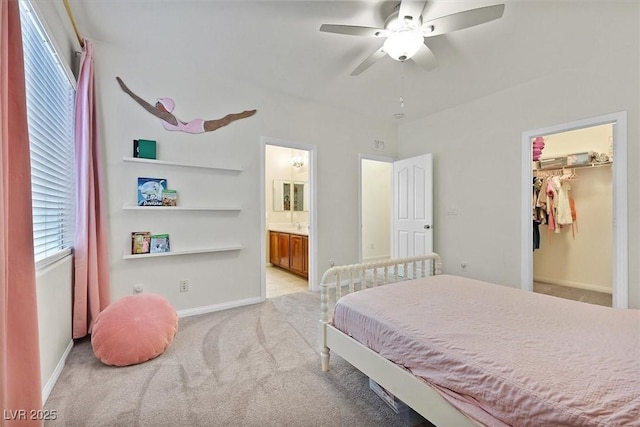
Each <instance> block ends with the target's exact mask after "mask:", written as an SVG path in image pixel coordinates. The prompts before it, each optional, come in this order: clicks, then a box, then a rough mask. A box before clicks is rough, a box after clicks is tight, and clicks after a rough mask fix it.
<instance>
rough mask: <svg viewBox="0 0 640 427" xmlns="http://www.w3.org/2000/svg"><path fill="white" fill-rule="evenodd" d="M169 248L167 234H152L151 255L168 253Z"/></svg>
mask: <svg viewBox="0 0 640 427" xmlns="http://www.w3.org/2000/svg"><path fill="white" fill-rule="evenodd" d="M170 250H171V247H170V246H169V235H168V234H154V235H152V236H151V253H152V254H157V253H162V252H169V251H170Z"/></svg>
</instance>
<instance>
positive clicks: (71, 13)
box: [62, 0, 84, 47]
mask: <svg viewBox="0 0 640 427" xmlns="http://www.w3.org/2000/svg"><path fill="white" fill-rule="evenodd" d="M62 1H63V2H64V8H65V9H67V15H69V19H70V20H71V25H72V26H73V31H75V33H76V37H77V38H78V43H80V47H84V41H83V38H82V36H81V35H80V31H78V26H77V25H76V20H75V19H73V12H71V6H69V2H68V1H67V0H62Z"/></svg>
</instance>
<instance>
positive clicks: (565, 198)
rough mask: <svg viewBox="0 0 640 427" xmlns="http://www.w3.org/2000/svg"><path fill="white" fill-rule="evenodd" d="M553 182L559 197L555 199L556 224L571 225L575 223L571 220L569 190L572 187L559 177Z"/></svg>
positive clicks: (553, 179)
mask: <svg viewBox="0 0 640 427" xmlns="http://www.w3.org/2000/svg"><path fill="white" fill-rule="evenodd" d="M552 181H553V187H554V189H555V191H556V196H557V197H556V199H555V210H556V212H555V214H556V216H555V220H556V224H559V225H567V224H571V223H573V219H572V218H571V205H570V204H569V190H570V189H571V185H570V184H569V182H568V181H566V180H563V179H561V178H560V177H559V176H557V175H556V176H554V177H553V178H552ZM556 232H558V231H556Z"/></svg>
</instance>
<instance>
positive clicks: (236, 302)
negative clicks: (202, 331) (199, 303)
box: [177, 297, 264, 317]
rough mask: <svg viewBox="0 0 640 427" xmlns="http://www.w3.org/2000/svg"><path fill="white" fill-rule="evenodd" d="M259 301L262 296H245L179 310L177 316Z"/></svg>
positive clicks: (203, 312)
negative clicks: (239, 298) (244, 297)
mask: <svg viewBox="0 0 640 427" xmlns="http://www.w3.org/2000/svg"><path fill="white" fill-rule="evenodd" d="M261 302H264V298H262V297H254V298H247V299H242V300H237V301H231V302H225V303H222V304H213V305H206V306H203V307H196V308H188V309H186V310H179V311H178V312H177V313H178V317H190V316H197V315H199V314H207V313H213V312H216V311H221V310H227V309H229V308H236V307H243V306H245V305H252V304H258V303H261Z"/></svg>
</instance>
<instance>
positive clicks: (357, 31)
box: [320, 24, 389, 37]
mask: <svg viewBox="0 0 640 427" xmlns="http://www.w3.org/2000/svg"><path fill="white" fill-rule="evenodd" d="M320 31H324V32H325V33H336V34H346V35H349V36H365V37H386V36H387V35H388V34H389V32H388V31H387V30H385V29H382V28H372V27H358V26H355V25H333V24H322V25H321V26H320Z"/></svg>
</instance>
